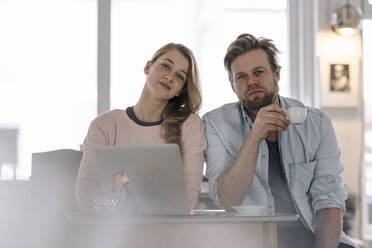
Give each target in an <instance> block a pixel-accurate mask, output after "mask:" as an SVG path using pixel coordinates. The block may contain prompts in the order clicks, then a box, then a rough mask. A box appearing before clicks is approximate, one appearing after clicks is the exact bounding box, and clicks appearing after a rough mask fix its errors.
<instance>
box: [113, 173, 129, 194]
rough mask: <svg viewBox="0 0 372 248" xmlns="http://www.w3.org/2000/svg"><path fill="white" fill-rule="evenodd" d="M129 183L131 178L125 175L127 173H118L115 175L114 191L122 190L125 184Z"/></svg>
mask: <svg viewBox="0 0 372 248" xmlns="http://www.w3.org/2000/svg"><path fill="white" fill-rule="evenodd" d="M128 182H129V177H128V176H127V174H126V173H125V171H120V172H116V174H115V186H114V190H115V191H117V190H121V189H122V188H123V187H124V186H125V184H127V183H128Z"/></svg>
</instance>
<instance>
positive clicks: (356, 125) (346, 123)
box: [317, 0, 363, 238]
mask: <svg viewBox="0 0 372 248" xmlns="http://www.w3.org/2000/svg"><path fill="white" fill-rule="evenodd" d="M351 2H352V4H354V5H355V6H360V1H351ZM336 3H337V0H328V1H319V32H318V37H317V56H318V57H319V58H321V57H322V56H350V55H351V56H357V57H358V58H361V49H362V48H361V37H360V35H355V36H351V37H343V36H340V35H337V34H335V33H333V32H332V30H331V29H330V26H329V20H330V14H331V11H332V10H333V9H334V7H335V4H336ZM321 69H324V68H321ZM359 69H360V70H359V71H360V74H361V69H362V68H361V67H360V66H359ZM359 78H360V80H359V86H360V87H359V94H360V98H359V99H362V94H361V90H362V81H361V77H359ZM320 83H322V82H320ZM322 110H323V111H324V112H325V113H327V114H328V115H329V117H330V118H331V119H332V123H333V125H334V128H335V131H336V135H337V138H338V141H339V145H340V148H341V152H342V157H341V160H342V163H343V165H344V175H343V176H344V182H345V183H346V184H347V185H348V188H349V194H350V193H352V194H356V196H357V209H360V192H361V190H360V188H361V187H360V186H361V185H360V170H361V152H362V147H363V146H362V144H363V143H362V142H363V139H362V137H363V115H362V113H363V102H362V100H359V104H358V106H357V107H356V108H322ZM357 215H359V213H357ZM356 221H357V223H356V225H355V227H354V229H353V235H352V236H354V237H357V238H359V233H360V228H359V224H358V223H359V216H357V218H356Z"/></svg>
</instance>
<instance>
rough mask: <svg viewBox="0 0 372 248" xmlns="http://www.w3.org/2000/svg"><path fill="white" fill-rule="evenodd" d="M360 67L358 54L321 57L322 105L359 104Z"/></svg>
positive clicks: (344, 105)
mask: <svg viewBox="0 0 372 248" xmlns="http://www.w3.org/2000/svg"><path fill="white" fill-rule="evenodd" d="M359 68H360V61H359V57H357V56H346V57H322V58H320V79H321V106H322V107H338V108H348V107H357V106H358V104H359Z"/></svg>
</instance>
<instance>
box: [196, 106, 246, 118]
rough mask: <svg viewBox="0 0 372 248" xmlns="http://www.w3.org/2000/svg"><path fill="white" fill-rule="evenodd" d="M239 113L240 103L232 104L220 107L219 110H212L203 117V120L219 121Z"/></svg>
mask: <svg viewBox="0 0 372 248" xmlns="http://www.w3.org/2000/svg"><path fill="white" fill-rule="evenodd" d="M239 112H240V103H239V102H233V103H227V104H224V105H222V106H221V107H219V108H216V109H213V110H211V111H209V112H207V113H206V114H204V115H203V119H204V120H205V119H220V118H226V117H228V116H233V115H236V114H239Z"/></svg>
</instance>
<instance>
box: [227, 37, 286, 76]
mask: <svg viewBox="0 0 372 248" xmlns="http://www.w3.org/2000/svg"><path fill="white" fill-rule="evenodd" d="M257 49H262V50H264V51H265V53H266V55H267V58H268V60H269V63H270V67H271V70H272V71H273V72H277V71H280V65H279V62H278V53H279V50H278V48H277V47H276V46H275V45H274V43H273V41H272V40H270V39H266V38H263V37H260V38H256V37H254V36H253V35H251V34H241V35H239V36H238V38H236V40H235V41H233V42H232V43H231V44H230V46H229V47H228V48H227V52H226V55H225V59H224V64H225V68H226V70H227V71H228V73H229V80H230V82H231V83H233V76H232V72H231V64H232V62H233V61H234V60H235V59H236V57H238V56H240V55H243V54H245V53H247V52H249V51H252V50H257Z"/></svg>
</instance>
